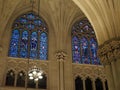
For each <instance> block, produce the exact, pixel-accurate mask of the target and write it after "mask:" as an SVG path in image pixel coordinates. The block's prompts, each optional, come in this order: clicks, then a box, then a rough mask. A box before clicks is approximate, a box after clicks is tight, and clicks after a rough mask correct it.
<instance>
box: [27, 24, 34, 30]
mask: <svg viewBox="0 0 120 90" xmlns="http://www.w3.org/2000/svg"><path fill="white" fill-rule="evenodd" d="M26 27H27V28H28V29H30V30H32V29H34V28H35V26H34V25H33V24H28V25H26Z"/></svg>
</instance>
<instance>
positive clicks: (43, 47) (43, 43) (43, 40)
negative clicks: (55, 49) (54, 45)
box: [39, 32, 48, 60]
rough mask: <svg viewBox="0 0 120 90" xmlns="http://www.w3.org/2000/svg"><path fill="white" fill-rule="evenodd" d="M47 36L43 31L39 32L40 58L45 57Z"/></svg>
mask: <svg viewBox="0 0 120 90" xmlns="http://www.w3.org/2000/svg"><path fill="white" fill-rule="evenodd" d="M47 42H48V37H47V34H46V33H45V32H43V33H41V35H40V54H39V57H40V59H41V60H46V59H47V50H48V49H47V48H48V44H47Z"/></svg>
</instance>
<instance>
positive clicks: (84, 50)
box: [71, 18, 100, 65]
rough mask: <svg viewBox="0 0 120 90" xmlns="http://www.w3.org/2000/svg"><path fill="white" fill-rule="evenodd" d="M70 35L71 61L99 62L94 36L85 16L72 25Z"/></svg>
mask: <svg viewBox="0 0 120 90" xmlns="http://www.w3.org/2000/svg"><path fill="white" fill-rule="evenodd" d="M71 35H72V59H73V63H84V64H96V65H98V64H100V61H99V58H98V57H97V49H98V44H97V40H96V36H95V33H94V30H93V28H92V26H91V24H90V23H89V21H88V20H87V18H83V19H81V20H80V21H78V22H76V23H75V24H74V25H73V27H72V33H71Z"/></svg>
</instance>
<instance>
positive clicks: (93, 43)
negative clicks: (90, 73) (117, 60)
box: [90, 38, 99, 64]
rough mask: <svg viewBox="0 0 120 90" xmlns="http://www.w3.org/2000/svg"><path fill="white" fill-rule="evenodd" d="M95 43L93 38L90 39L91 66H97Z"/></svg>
mask: <svg viewBox="0 0 120 90" xmlns="http://www.w3.org/2000/svg"><path fill="white" fill-rule="evenodd" d="M97 47H98V46H97V42H96V40H95V39H94V38H91V39H90V53H91V60H92V63H93V64H98V63H99V61H98V58H97Z"/></svg>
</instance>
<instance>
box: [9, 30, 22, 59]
mask: <svg viewBox="0 0 120 90" xmlns="http://www.w3.org/2000/svg"><path fill="white" fill-rule="evenodd" d="M19 37H20V35H19V31H18V30H13V31H12V37H11V41H10V51H9V56H11V57H17V56H18V44H19Z"/></svg>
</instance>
